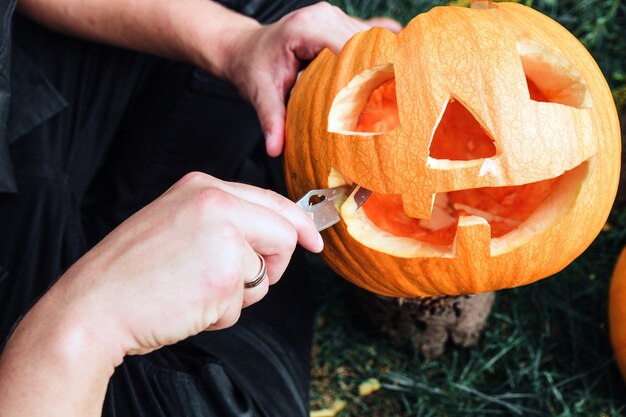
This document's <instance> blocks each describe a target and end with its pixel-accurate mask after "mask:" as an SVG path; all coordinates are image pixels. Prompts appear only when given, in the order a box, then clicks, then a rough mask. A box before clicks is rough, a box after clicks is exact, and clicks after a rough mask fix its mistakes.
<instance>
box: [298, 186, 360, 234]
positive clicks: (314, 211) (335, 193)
mask: <svg viewBox="0 0 626 417" xmlns="http://www.w3.org/2000/svg"><path fill="white" fill-rule="evenodd" d="M356 188H358V189H357V191H356V193H355V194H354V200H355V202H356V205H357V209H359V208H361V206H362V205H363V204H364V203H365V201H366V200H367V199H368V198H369V196H370V195H371V194H372V192H371V191H370V190H368V189H366V188H363V187H359V186H356V185H343V186H340V187H334V188H321V189H317V190H311V191H309V192H308V193H306V194H305V195H303V196H302V198H300V199H299V200H298V201H296V204H297V205H298V206H300V207H301V208H302V209H303V210H304V211H306V213H307V214H308V215H309V216H310V217H311V219H313V222H314V223H315V226H317V230H318V231H319V232H321V231H322V230H325V229H328V228H329V227H331V226H332V225H334V224H337V223H338V222H339V221H340V220H341V216H340V215H339V211H338V210H337V206H340V205H341V204H343V202H344V201H346V199H347V198H348V196H350V194H352V192H353V191H354V190H355V189H356ZM337 203H338V204H337Z"/></svg>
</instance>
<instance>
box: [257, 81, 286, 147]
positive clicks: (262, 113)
mask: <svg viewBox="0 0 626 417" xmlns="http://www.w3.org/2000/svg"><path fill="white" fill-rule="evenodd" d="M257 97H258V98H257V99H256V100H255V102H254V103H253V105H254V108H255V109H256V112H257V116H258V117H259V122H260V123H261V129H262V130H263V135H264V136H265V149H266V151H267V154H268V155H269V156H279V155H280V154H281V153H282V151H283V145H284V143H285V139H284V138H285V100H284V98H283V96H282V95H281V93H280V92H279V91H278V89H264V91H261V92H260V94H259V95H258V96H257Z"/></svg>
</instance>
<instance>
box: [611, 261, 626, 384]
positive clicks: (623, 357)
mask: <svg viewBox="0 0 626 417" xmlns="http://www.w3.org/2000/svg"><path fill="white" fill-rule="evenodd" d="M609 325H610V330H611V344H612V345H613V352H614V354H615V362H617V366H619V368H620V371H621V372H622V376H623V377H624V379H625V380H626V250H624V251H622V254H621V255H620V257H619V259H618V261H617V265H616V266H615V271H614V272H613V279H612V280H611V287H610V291H609Z"/></svg>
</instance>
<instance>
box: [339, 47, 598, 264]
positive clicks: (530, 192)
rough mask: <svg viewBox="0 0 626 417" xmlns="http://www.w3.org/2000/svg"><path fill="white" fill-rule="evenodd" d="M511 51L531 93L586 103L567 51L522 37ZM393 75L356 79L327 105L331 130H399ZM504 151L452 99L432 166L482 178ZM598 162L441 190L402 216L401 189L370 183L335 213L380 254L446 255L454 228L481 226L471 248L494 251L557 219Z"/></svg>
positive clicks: (388, 69)
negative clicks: (534, 177)
mask: <svg viewBox="0 0 626 417" xmlns="http://www.w3.org/2000/svg"><path fill="white" fill-rule="evenodd" d="M517 49H518V52H519V54H520V58H521V64H522V66H523V69H524V73H525V75H526V82H527V86H528V93H529V97H530V99H531V100H533V101H537V102H547V103H555V104H558V105H563V106H570V107H573V108H578V109H584V108H588V107H590V106H591V105H592V103H591V99H590V95H589V93H588V91H587V88H586V84H585V82H584V80H583V79H582V77H581V76H580V74H579V73H578V71H577V70H576V69H575V68H573V66H572V65H571V64H570V63H569V62H568V61H567V60H566V59H565V58H564V57H562V56H560V55H559V54H558V53H556V52H553V51H550V50H548V49H547V48H545V47H543V46H542V45H540V44H538V43H536V42H534V41H520V42H518V44H517ZM546 74H548V75H549V76H547V75H546ZM395 82H396V81H395V76H394V70H393V66H392V65H383V66H380V67H376V68H373V69H371V70H368V71H365V72H364V73H362V74H360V75H359V76H357V77H355V79H354V80H353V81H352V82H351V83H350V84H349V85H348V86H347V87H345V88H344V89H343V90H341V91H340V93H339V94H338V95H337V97H336V99H335V101H334V103H333V106H332V108H331V111H330V114H329V131H331V132H336V133H341V134H351V135H361V136H371V135H376V134H379V133H381V132H391V131H393V130H394V129H396V128H397V127H398V126H400V118H399V115H398V104H397V99H396V90H395V88H396V84H395ZM500 154H501V150H500V149H499V146H498V143H497V142H496V141H494V139H493V138H492V137H491V135H490V134H489V133H488V132H487V131H486V130H485V129H484V128H483V126H482V124H481V123H480V122H479V121H478V120H477V119H476V118H475V117H474V116H473V114H472V112H471V111H469V110H468V109H467V108H466V107H465V106H464V105H463V103H461V102H459V101H458V100H456V99H455V98H454V97H450V100H449V102H448V104H447V105H446V107H445V108H444V111H443V112H442V115H441V117H440V120H439V124H438V126H437V127H436V129H435V130H434V132H433V136H432V140H431V143H430V146H429V156H428V167H429V168H430V169H432V170H441V171H445V170H454V169H463V168H467V167H471V166H481V167H482V168H481V170H480V174H479V175H483V174H485V173H486V172H483V170H487V171H488V170H490V169H493V168H495V167H497V165H496V163H495V161H496V160H497V159H498V158H499V157H500ZM594 163H595V157H591V158H589V159H587V160H586V161H583V162H582V163H580V164H579V165H578V166H576V167H574V168H572V169H569V170H568V171H565V172H563V171H561V172H562V174H561V175H559V176H556V177H554V178H547V179H545V180H541V181H537V182H532V183H528V184H522V185H514V186H504V187H484V188H474V189H464V190H456V191H448V192H442V193H437V194H436V195H435V198H434V204H433V206H432V211H431V216H430V218H429V219H418V218H413V217H410V216H408V215H407V214H405V208H404V207H403V202H402V196H401V195H399V194H398V195H390V194H382V193H377V192H376V190H373V191H374V192H373V194H372V195H371V197H370V198H369V199H368V201H367V202H366V203H365V204H364V205H363V207H362V209H360V210H357V209H356V204H355V203H354V200H353V199H351V198H349V199H348V200H347V201H346V202H345V203H344V204H343V205H342V206H341V208H340V210H341V214H342V218H343V220H344V222H345V223H346V226H347V228H348V232H349V233H350V234H351V235H352V237H354V238H355V239H356V240H358V241H359V242H361V243H363V244H364V245H365V246H368V247H370V248H372V249H375V250H377V251H379V252H383V253H387V254H390V255H394V256H399V257H406V258H411V257H448V258H452V257H454V256H455V242H456V240H457V238H458V232H459V227H474V226H480V227H482V228H484V227H485V224H487V225H488V227H489V231H490V232H489V234H487V233H485V234H483V235H481V236H482V237H484V240H485V242H482V243H481V242H476V245H481V244H482V245H484V246H485V247H488V248H489V250H490V254H491V256H497V255H500V254H503V253H506V252H509V251H511V250H513V249H515V248H517V247H519V246H522V245H524V244H525V243H527V242H528V241H529V240H530V239H532V238H533V237H534V236H536V235H537V234H539V233H542V232H544V231H546V230H548V229H550V228H551V227H553V226H554V225H555V224H556V223H558V221H559V219H560V218H562V216H564V215H565V214H566V212H567V211H569V210H570V209H571V208H572V207H573V205H574V203H575V201H576V199H577V197H578V195H579V193H580V191H581V189H582V185H583V183H584V181H585V179H586V178H587V176H588V174H589V172H590V170H591V169H592V168H593V164H594ZM570 166H572V165H570ZM328 182H329V185H330V186H338V185H342V184H346V183H352V180H351V179H349V178H345V177H344V176H343V175H342V174H341V173H339V172H338V171H337V170H335V169H333V170H332V171H331V173H330V176H329V181H328ZM356 182H357V183H358V181H356ZM487 239H488V241H487Z"/></svg>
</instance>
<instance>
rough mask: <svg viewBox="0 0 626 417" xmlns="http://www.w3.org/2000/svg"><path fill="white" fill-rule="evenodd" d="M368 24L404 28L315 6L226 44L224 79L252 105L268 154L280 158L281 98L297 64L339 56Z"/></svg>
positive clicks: (328, 7) (394, 28) (298, 67)
mask: <svg viewBox="0 0 626 417" xmlns="http://www.w3.org/2000/svg"><path fill="white" fill-rule="evenodd" d="M372 25H379V26H385V27H387V28H389V29H391V30H393V31H395V32H397V31H400V30H401V29H402V27H401V25H400V24H399V23H398V22H396V21H394V20H391V19H385V18H378V19H372V20H371V21H363V20H360V19H356V18H354V17H351V16H348V15H346V14H345V13H344V12H343V11H341V9H339V8H338V7H336V6H331V5H330V4H328V3H318V4H315V5H313V6H309V7H306V8H303V9H300V10H297V11H295V12H292V13H290V14H288V15H287V16H285V17H283V18H282V19H280V20H279V21H278V22H276V23H273V24H270V25H267V26H261V27H258V28H253V29H252V28H251V30H247V31H241V32H240V35H241V36H239V37H238V38H235V40H234V41H233V42H232V43H231V44H230V48H229V56H230V58H228V59H225V61H224V63H225V68H224V70H223V76H224V77H225V78H227V79H228V80H230V81H231V82H232V83H234V84H235V85H236V86H237V87H238V88H239V91H240V93H241V95H242V96H243V97H244V98H246V99H247V100H249V101H250V102H251V103H252V105H253V106H254V107H255V109H256V111H257V114H258V117H259V120H260V122H261V127H262V129H263V133H264V135H265V140H266V149H267V153H268V154H269V155H270V156H278V155H280V153H281V152H282V150H283V143H284V124H285V98H286V96H287V94H288V93H289V91H290V89H291V87H293V84H294V82H295V80H296V77H297V74H298V71H299V69H300V65H301V62H302V61H308V60H311V59H313V58H315V56H316V55H317V54H318V53H319V52H320V51H322V50H323V49H324V48H329V49H330V50H331V51H332V52H334V53H336V54H337V53H339V52H340V51H341V49H342V48H343V45H344V44H345V43H346V42H347V41H348V40H349V39H350V38H351V37H352V36H353V35H354V34H355V33H357V32H360V31H364V30H367V29H369V28H370V27H371V26H372Z"/></svg>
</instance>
